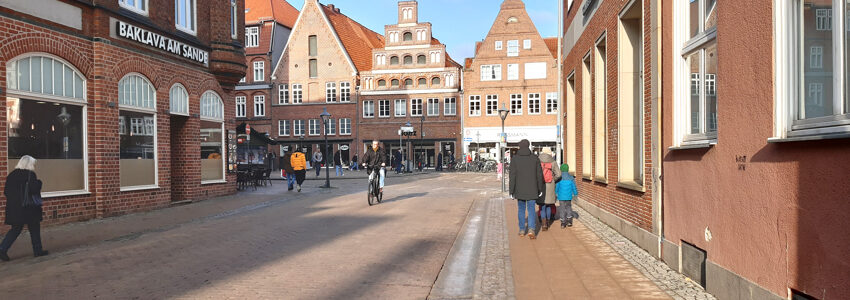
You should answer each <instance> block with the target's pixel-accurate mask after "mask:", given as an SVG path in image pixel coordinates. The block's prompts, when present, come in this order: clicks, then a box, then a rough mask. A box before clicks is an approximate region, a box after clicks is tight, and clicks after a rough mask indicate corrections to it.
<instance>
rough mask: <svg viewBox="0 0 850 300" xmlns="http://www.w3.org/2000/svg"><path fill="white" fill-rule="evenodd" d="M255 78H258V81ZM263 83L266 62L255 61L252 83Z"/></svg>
mask: <svg viewBox="0 0 850 300" xmlns="http://www.w3.org/2000/svg"><path fill="white" fill-rule="evenodd" d="M257 78H259V80H258V79H257ZM263 81H266V62H264V61H255V62H254V82H263Z"/></svg>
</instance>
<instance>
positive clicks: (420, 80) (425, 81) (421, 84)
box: [419, 78, 428, 87]
mask: <svg viewBox="0 0 850 300" xmlns="http://www.w3.org/2000/svg"><path fill="white" fill-rule="evenodd" d="M426 85H428V80H426V79H425V78H419V86H420V87H423V86H426Z"/></svg>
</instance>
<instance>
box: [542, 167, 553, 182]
mask: <svg viewBox="0 0 850 300" xmlns="http://www.w3.org/2000/svg"><path fill="white" fill-rule="evenodd" d="M540 166H541V167H543V182H545V183H552V182H553V181H555V173H553V172H552V163H544V162H542V163H540Z"/></svg>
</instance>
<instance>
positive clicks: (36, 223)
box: [0, 155, 47, 261]
mask: <svg viewBox="0 0 850 300" xmlns="http://www.w3.org/2000/svg"><path fill="white" fill-rule="evenodd" d="M35 163H36V160H35V158H33V157H32V156H29V155H24V156H23V157H21V160H20V161H18V165H17V166H15V170H14V171H12V172H11V173H9V175H8V176H7V177H6V185H5V186H4V189H3V194H5V195H6V225H12V230H9V232H8V233H6V237H5V238H3V242H2V243H0V260H3V261H9V255H8V251H9V248H11V247H12V244H14V243H15V240H16V239H18V236H19V235H21V231H23V230H24V225H26V226H27V229H28V230H29V232H30V240H31V241H32V253H33V256H35V257H39V256H45V255H47V250H44V249H42V245H41V221H42V216H41V215H42V209H41V203H33V201H32V198H33V197H37V198H38V199H41V180H38V176H36V174H35ZM27 198H29V199H27ZM25 204H26V205H25Z"/></svg>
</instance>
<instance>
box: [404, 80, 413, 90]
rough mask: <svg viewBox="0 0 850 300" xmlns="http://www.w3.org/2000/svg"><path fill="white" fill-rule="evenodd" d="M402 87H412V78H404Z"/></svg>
mask: <svg viewBox="0 0 850 300" xmlns="http://www.w3.org/2000/svg"><path fill="white" fill-rule="evenodd" d="M404 87H405V88H412V87H413V79H410V78H408V79H405V80H404Z"/></svg>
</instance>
